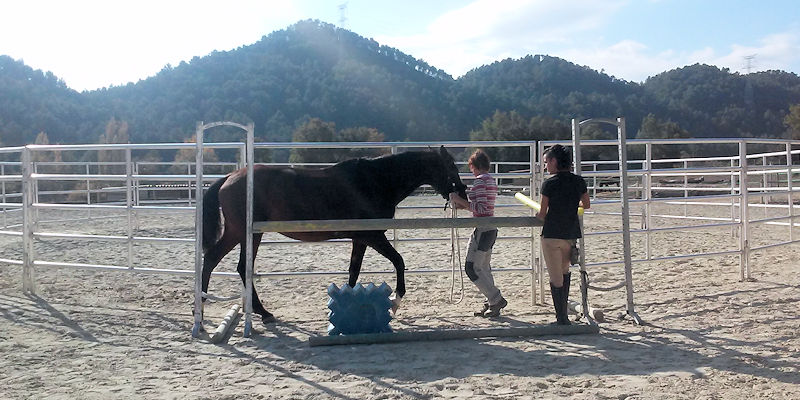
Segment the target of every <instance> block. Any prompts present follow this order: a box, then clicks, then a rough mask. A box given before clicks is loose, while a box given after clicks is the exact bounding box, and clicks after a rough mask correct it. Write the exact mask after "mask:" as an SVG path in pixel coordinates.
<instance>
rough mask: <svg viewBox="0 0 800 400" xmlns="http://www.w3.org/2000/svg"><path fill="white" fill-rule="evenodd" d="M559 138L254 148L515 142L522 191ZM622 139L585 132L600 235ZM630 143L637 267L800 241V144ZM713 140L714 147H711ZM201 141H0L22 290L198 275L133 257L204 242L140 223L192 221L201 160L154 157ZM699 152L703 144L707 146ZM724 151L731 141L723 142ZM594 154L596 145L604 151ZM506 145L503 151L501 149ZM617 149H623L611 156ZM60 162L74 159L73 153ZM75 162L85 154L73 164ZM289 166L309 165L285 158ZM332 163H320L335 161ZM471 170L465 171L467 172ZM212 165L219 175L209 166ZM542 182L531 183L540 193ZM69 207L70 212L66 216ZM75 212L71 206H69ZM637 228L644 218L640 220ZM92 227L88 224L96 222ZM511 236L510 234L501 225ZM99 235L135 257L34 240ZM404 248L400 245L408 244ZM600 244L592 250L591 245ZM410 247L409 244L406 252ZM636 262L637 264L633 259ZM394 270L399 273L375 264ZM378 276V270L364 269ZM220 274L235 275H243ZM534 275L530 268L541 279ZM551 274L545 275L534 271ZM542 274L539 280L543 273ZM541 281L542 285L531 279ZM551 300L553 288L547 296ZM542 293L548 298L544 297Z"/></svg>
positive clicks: (516, 183)
mask: <svg viewBox="0 0 800 400" xmlns="http://www.w3.org/2000/svg"><path fill="white" fill-rule="evenodd" d="M553 143H562V144H564V145H571V142H568V141H563V142H555V141H554V142H534V141H523V142H444V143H407V142H390V143H255V145H254V148H255V150H256V154H257V155H258V154H266V156H264V157H268V156H269V155H270V154H272V155H274V154H277V153H278V152H280V151H284V152H288V151H292V150H293V149H308V150H314V149H371V150H377V151H381V152H383V153H396V152H401V151H406V150H410V149H424V148H428V147H438V146H439V145H445V146H446V147H447V148H448V149H449V150H451V152H453V153H454V154H455V156H456V158H457V159H460V160H462V161H460V164H461V165H464V164H465V161H464V160H465V159H466V155H468V153H469V152H470V151H471V149H473V148H477V147H481V148H486V149H489V150H490V151H500V150H505V151H506V153H509V152H508V151H507V150H509V149H516V150H515V151H516V153H517V154H520V155H522V158H521V159H518V160H513V159H500V158H498V159H496V160H495V161H496V162H495V164H494V167H495V168H496V169H495V176H496V177H497V178H498V179H499V180H500V182H501V190H504V191H505V192H508V193H513V192H515V191H517V190H522V191H525V192H528V193H531V194H532V196H533V197H534V198H536V196H537V195H538V188H539V187H540V183H541V181H542V180H543V179H546V175H543V174H542V173H541V167H540V163H539V156H540V154H541V150H542V149H543V148H545V147H547V146H549V145H551V144H553ZM617 145H618V141H616V140H584V141H582V142H581V147H582V154H583V159H582V161H581V171H582V175H583V176H584V177H585V178H586V180H587V183H588V184H589V190H590V193H591V195H592V197H593V203H594V204H595V205H596V206H595V207H593V209H592V210H589V211H588V212H587V213H586V226H587V233H586V237H587V238H591V237H592V236H599V235H618V234H620V233H621V232H620V231H619V230H609V231H599V230H596V229H591V218H592V215H595V214H593V213H597V214H600V213H603V214H609V215H621V209H620V192H621V187H622V186H623V185H621V184H620V183H621V182H620V180H619V176H620V174H621V171H620V168H619V167H620V162H619V161H618V159H616V158H615V157H609V156H608V154H607V152H604V150H603V148H604V147H608V146H617ZM676 146H677V147H681V146H682V147H684V148H689V149H693V150H695V151H696V153H697V154H708V157H704V156H693V157H690V158H678V157H670V158H667V157H654V154H659V152H660V150H661V149H671V148H674V147H676ZM626 147H627V149H628V153H629V154H630V156H629V157H628V158H629V159H628V161H627V166H628V169H627V176H628V179H627V182H626V183H627V189H628V193H629V196H630V197H629V202H630V216H631V217H632V218H633V221H634V222H636V223H638V226H636V227H634V228H632V229H631V235H632V236H633V237H634V238H635V239H637V238H638V239H637V240H639V241H642V242H643V243H644V249H643V250H642V251H638V252H637V254H640V256H638V257H634V258H633V260H632V261H633V264H634V265H635V264H637V263H644V262H653V261H659V260H668V259H678V258H695V257H712V256H725V255H730V256H738V257H739V260H740V271H741V278H742V279H743V280H744V279H749V277H750V274H751V266H750V265H749V259H750V253H751V252H753V251H758V250H764V249H769V248H772V247H776V246H784V245H790V244H793V243H796V242H797V241H798V239H797V236H796V235H797V234H796V232H795V231H796V228H797V226H798V222H797V213H796V208H797V205H796V204H795V203H796V202H797V200H798V197H800V195H798V190H797V186H798V182H800V181H798V178H799V177H798V173H800V166H798V159H800V156H798V153H800V142H798V141H786V140H757V139H686V140H629V141H627V144H626ZM706 147H707V148H709V149H713V151H714V152H725V153H726V154H714V153H713V152H712V150H709V151H708V152H704V151H703V150H702V149H703V148H706ZM205 148H206V149H214V150H215V151H217V152H219V153H220V154H222V153H225V152H227V153H226V154H227V156H226V157H221V158H223V161H218V162H217V161H215V162H207V163H205V164H204V168H205V171H206V174H205V175H204V176H203V185H206V184H209V183H210V182H212V181H214V180H216V179H218V178H219V177H221V176H223V174H224V173H227V172H229V171H231V170H234V169H236V168H239V167H242V166H243V164H242V162H241V161H240V160H243V159H244V158H245V157H244V156H243V155H244V152H245V145H244V144H243V143H213V144H207V145H205ZM195 149H196V146H195V144H193V143H180V144H119V145H114V144H109V145H29V146H24V147H13V148H0V207H1V208H2V229H0V236H5V237H7V238H9V239H12V242H14V243H18V244H16V245H17V246H20V248H22V249H23V251H22V252H21V256H19V257H16V256H15V257H5V258H0V265H2V264H6V265H17V266H19V265H21V266H23V277H22V278H23V279H22V281H23V290H25V291H34V290H35V286H34V278H35V274H34V270H35V268H52V267H66V268H85V269H93V270H113V271H128V272H141V273H169V274H186V275H189V274H194V268H193V265H192V264H191V263H190V262H189V263H187V264H186V265H172V266H163V267H140V266H136V265H134V262H133V260H135V259H136V258H137V255H136V254H135V252H134V244H135V243H151V244H160V245H167V246H169V245H173V244H175V243H187V244H190V245H191V244H193V243H195V238H194V237H193V236H194V235H192V234H186V232H182V233H180V232H179V233H176V234H175V235H158V236H156V235H142V234H140V232H139V231H138V227H137V219H138V216H139V215H140V214H141V213H146V212H147V213H165V214H174V213H184V214H186V216H187V218H188V219H191V218H192V213H193V212H194V211H195V209H194V204H195V194H194V193H195V189H196V187H197V179H196V175H195V172H196V171H195V169H194V159H193V157H184V158H183V159H185V160H186V161H182V162H161V161H153V159H154V157H153V154H154V153H158V154H160V155H161V158H162V159H169V158H168V157H170V156H172V157H174V156H175V155H176V154H178V153H180V152H187V153H189V154H191V155H193V154H194V151H195ZM698 149H700V150H698ZM720 149H727V150H726V151H722V150H720ZM595 153H596V154H595ZM498 154H499V153H498ZM612 154H613V153H612ZM61 160H73V161H69V162H65V161H61ZM75 160H77V161H75ZM255 161H256V162H265V163H269V161H270V160H269V159H266V158H265V159H263V160H260V159H258V156H256V158H255ZM276 164H280V165H288V164H291V165H302V164H296V163H288V162H285V161H284V162H281V163H276ZM327 164H328V163H315V164H309V165H310V166H315V165H327ZM463 170H464V171H466V168H464V169H463ZM209 172H211V174H208V173H209ZM470 178H471V174H469V173H466V172H465V173H463V174H462V179H463V180H464V181H465V183H468V184H469V183H470V180H471V179H470ZM531 189H532V190H531ZM440 200H441V199H439V200H437V201H436V203H435V204H434V203H431V204H430V205H428V204H426V205H424V206H421V207H423V208H431V209H433V208H441V207H442V201H440ZM664 204H666V205H670V206H675V207H677V209H678V210H680V211H679V212H671V213H656V212H653V210H654V209H656V208H657V206H658V205H664ZM692 205H713V206H717V207H719V209H720V210H721V213H723V214H724V215H696V214H694V213H692V210H693V208H692ZM503 207H505V208H506V209H507V210H509V211H511V210H514V212H518V215H520V216H526V215H530V210H529V209H527V208H525V207H524V206H522V205H512V204H508V205H504V206H503ZM59 211H65V213H64V214H65V215H67V214H68V215H67V217H64V216H61V215H60V213H59ZM66 211H69V213H66ZM99 218H112V219H115V220H118V221H119V220H121V221H123V222H124V225H125V227H126V229H125V232H124V234H115V235H108V234H96V233H93V232H79V233H76V232H75V229H70V230H69V232H62V231H56V230H50V231H48V230H44V229H42V226H43V225H44V224H45V223H46V222H54V221H58V220H59V219H64V220H65V221H67V222H68V221H78V222H79V221H81V220H87V219H99ZM667 220H669V221H674V222H673V223H671V224H669V225H668V226H657V224H656V223H657V221H667ZM634 225H636V224H634ZM87 226H88V225H87ZM755 226H770V227H771V228H774V229H785V232H786V233H785V235H782V238H783V239H782V240H779V241H774V242H768V243H765V242H763V241H760V242H759V243H757V244H756V243H755V242H754V238H752V237H750V236H749V232H750V231H751V230H752V229H753V227H755ZM715 228H724V229H718V231H719V232H721V233H720V234H721V235H730V234H734V235H738V238H739V241H738V247H737V248H731V249H721V250H719V251H712V252H708V251H707V252H696V251H692V249H686V250H687V251H686V252H685V253H684V254H672V255H668V256H665V255H654V254H652V252H651V247H652V242H651V240H652V237H653V236H654V235H660V234H663V233H668V232H675V233H676V234H678V233H680V232H684V231H687V230H695V229H715ZM501 234H502V232H501ZM391 235H392V236H391V237H393V239H394V240H395V243H396V244H401V243H403V242H406V241H443V242H444V241H449V240H450V238H444V237H424V238H417V239H415V238H409V237H403V236H402V235H401V234H400V233H399V232H398V231H393V232H391ZM54 239H58V240H62V241H93V242H116V243H124V244H125V245H126V247H127V254H126V262H125V263H122V264H120V265H107V264H101V263H91V262H77V261H73V260H59V259H44V258H43V257H41V256H38V255H37V254H36V252H35V251H34V243H38V244H39V245H42V246H46V245H47V242H48V241H50V240H54ZM537 239H538V233H537V234H532V235H530V236H527V235H524V236H503V237H501V238H500V240H528V241H531V255H530V260H531V265H532V266H533V264H534V261H535V260H536V259H537V257H536V250H537V244H536V241H537ZM269 242H270V243H281V244H290V243H294V241H292V240H288V239H277V240H271V241H269ZM401 246H402V244H401ZM587 252H589V253H591V252H592V249H591V248H587ZM401 253H402V250H401ZM608 256H609V258H608V259H605V260H600V261H598V260H595V261H593V262H591V263H587V264H586V267H587V268H588V270H589V272H590V273H591V271H592V269H593V268H599V267H604V266H613V265H620V264H622V263H623V262H624V260H622V259H621V258H619V257H614V255H613V254H609V255H608ZM537 268H539V267H537ZM520 270H527V269H526V268H504V266H502V265H498V266H497V267H496V269H495V271H497V272H498V273H503V272H505V271H520ZM634 270H635V268H634ZM387 272H389V273H391V272H392V271H382V272H374V271H373V272H372V273H387ZM443 272H450V270H445V269H437V268H427V269H417V270H414V269H412V270H409V271H407V273H408V274H415V273H443ZM365 273H370V272H365ZM215 274H216V275H226V276H236V274H233V273H225V272H221V273H215ZM320 274H342V275H346V274H347V271H346V270H342V271H335V272H320ZM295 275H314V273H302V274H293V273H290V272H281V271H274V270H273V271H270V272H263V273H258V274H255V275H254V276H255V277H266V278H269V277H285V276H295ZM533 276H534V274H533V272H532V277H533ZM237 278H238V276H237ZM532 279H534V280H539V281H541V279H542V278H532ZM538 283H541V282H538ZM532 285H535V283H534V282H532ZM542 297H544V296H543V295H542ZM543 301H544V299H543V298H542V302H543Z"/></svg>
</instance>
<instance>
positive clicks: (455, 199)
mask: <svg viewBox="0 0 800 400" xmlns="http://www.w3.org/2000/svg"><path fill="white" fill-rule="evenodd" d="M465 202H466V200H464V199H462V198H461V196H459V195H458V193H456V192H452V193H450V204H451V205H452V206H453V208H455V209H461V210H464V209H466V208H467V205H465V204H464V203H465Z"/></svg>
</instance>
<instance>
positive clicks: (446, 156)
mask: <svg viewBox="0 0 800 400" xmlns="http://www.w3.org/2000/svg"><path fill="white" fill-rule="evenodd" d="M439 155H441V156H442V157H444V159H445V160H447V159H449V158H453V157H452V156H451V155H450V153H448V152H447V149H445V148H444V145H441V146H440V147H439Z"/></svg>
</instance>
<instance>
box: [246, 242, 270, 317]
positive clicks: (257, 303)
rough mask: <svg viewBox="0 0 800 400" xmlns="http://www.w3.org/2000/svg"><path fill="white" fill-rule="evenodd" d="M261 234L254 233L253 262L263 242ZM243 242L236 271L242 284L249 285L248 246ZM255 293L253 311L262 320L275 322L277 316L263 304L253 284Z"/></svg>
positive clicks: (253, 292)
mask: <svg viewBox="0 0 800 400" xmlns="http://www.w3.org/2000/svg"><path fill="white" fill-rule="evenodd" d="M261 236H263V234H262V233H258V234H255V235H253V263H255V260H256V254H257V253H258V245H259V244H260V243H261ZM240 244H241V246H240V247H241V251H240V252H239V264H238V265H237V266H236V271H237V272H239V276H240V277H241V278H242V284H244V285H247V281H246V278H247V276H246V275H245V267H246V265H247V261H246V260H247V254H246V253H247V248H246V244H245V242H242V243H240ZM254 269H255V268H254ZM252 289H253V290H252V294H253V312H254V313H256V314H258V315H260V316H261V322H263V323H265V324H268V323H270V322H275V316H274V315H272V313H270V312H269V311H267V310H266V309H265V308H264V305H263V304H261V300H259V298H258V293H256V286H255V285H253V288H252Z"/></svg>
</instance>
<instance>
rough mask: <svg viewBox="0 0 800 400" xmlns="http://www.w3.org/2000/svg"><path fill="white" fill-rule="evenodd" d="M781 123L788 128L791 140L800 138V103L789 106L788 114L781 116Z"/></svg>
mask: <svg viewBox="0 0 800 400" xmlns="http://www.w3.org/2000/svg"><path fill="white" fill-rule="evenodd" d="M783 123H784V125H786V127H787V128H788V129H789V132H790V133H791V135H792V136H791V138H792V140H798V139H800V104H794V105H792V106H789V114H788V115H786V117H784V118H783Z"/></svg>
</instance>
